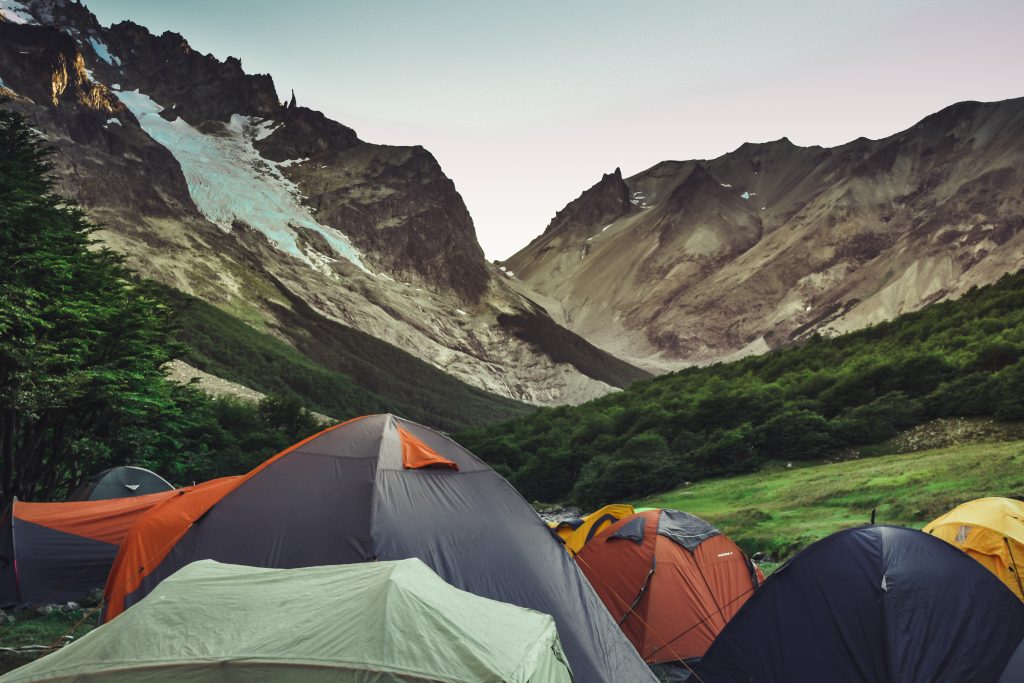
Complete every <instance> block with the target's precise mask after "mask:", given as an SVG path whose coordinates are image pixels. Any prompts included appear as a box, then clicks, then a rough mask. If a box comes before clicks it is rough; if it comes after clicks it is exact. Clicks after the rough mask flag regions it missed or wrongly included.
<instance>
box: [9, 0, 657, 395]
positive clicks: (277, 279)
mask: <svg viewBox="0 0 1024 683" xmlns="http://www.w3.org/2000/svg"><path fill="white" fill-rule="evenodd" d="M0 9H2V13H0V19H2V21H0V98H3V99H5V102H4V104H3V106H5V107H7V108H10V109H14V110H16V111H18V112H20V113H22V114H23V115H24V116H26V117H27V118H28V119H29V120H30V121H31V122H32V125H33V126H35V128H36V129H37V130H38V131H39V133H40V134H41V135H42V136H43V137H44V139H45V141H46V142H47V143H48V145H49V146H50V147H51V148H52V149H53V150H54V156H53V172H54V176H55V178H56V180H57V188H58V190H59V191H60V192H61V193H62V194H63V195H64V196H68V197H71V198H73V199H74V200H75V201H76V202H77V203H78V204H79V205H80V206H81V207H82V208H83V209H84V210H85V211H86V212H87V214H88V215H89V217H90V218H91V219H92V220H94V221H95V222H97V223H98V224H99V225H101V226H102V229H101V230H100V231H99V232H98V233H97V234H98V236H99V238H100V239H101V240H102V242H103V243H104V244H105V245H106V246H108V247H110V248H112V249H114V250H116V251H118V252H121V253H123V254H124V255H125V256H126V258H127V260H128V264H129V265H130V266H131V267H132V268H133V269H134V270H135V271H136V272H138V273H140V274H141V275H143V276H145V277H148V278H152V279H154V280H157V281H159V282H161V283H163V284H165V285H168V286H171V287H173V288H175V289H178V290H181V291H182V292H185V293H188V294H191V295H194V296H197V297H199V298H201V299H204V300H206V301H207V302H210V303H212V304H214V305H216V306H218V307H219V308H221V309H222V310H224V311H226V312H228V313H230V314H231V315H233V316H234V317H236V318H239V319H241V320H243V321H245V322H246V323H248V324H250V325H252V326H253V327H254V328H256V329H258V330H260V331H262V332H265V333H267V334H270V335H272V336H275V337H278V338H279V339H282V340H284V341H286V342H287V343H289V344H291V345H293V346H299V347H301V346H302V345H303V344H304V343H306V345H308V344H309V343H310V337H311V336H313V335H314V334H315V333H316V332H317V331H320V330H322V329H324V326H325V325H329V324H336V325H341V326H344V327H347V328H350V329H352V330H355V331H357V332H360V333H365V334H366V335H369V337H372V338H375V339H378V340H381V341H383V342H385V343H387V344H390V345H392V346H393V347H395V353H404V354H412V356H415V357H416V358H418V359H420V360H422V361H424V362H425V363H427V364H429V365H430V366H432V367H433V368H435V369H436V370H437V371H438V372H440V373H445V374H447V375H449V376H451V377H453V378H455V379H456V380H458V381H460V382H462V383H465V384H467V385H469V386H471V387H475V388H476V389H479V390H483V391H486V392H489V393H490V394H492V395H494V396H495V397H496V398H497V397H501V398H502V399H512V400H515V401H519V402H526V403H533V404H561V403H566V402H579V401H583V400H587V399H589V398H593V397H596V396H601V395H603V394H606V393H608V392H610V391H613V390H614V389H616V388H617V387H620V386H625V385H626V384H628V383H629V382H631V381H633V380H635V379H638V378H642V377H646V376H648V375H647V373H645V372H643V371H641V370H638V369H636V368H633V367H631V366H629V365H627V364H626V363H623V362H621V361H619V360H617V359H615V358H614V357H612V356H610V355H609V354H607V353H604V352H602V351H600V350H598V349H597V348H595V347H593V346H592V345H590V344H588V343H587V342H585V341H584V340H582V339H580V338H579V337H577V336H576V335H574V334H572V333H570V332H568V331H567V330H564V329H562V328H560V327H559V326H558V325H556V324H555V323H554V322H553V321H552V320H551V319H550V318H549V317H548V316H547V314H546V312H545V311H544V310H543V308H541V307H540V306H538V305H537V304H536V303H534V302H533V301H531V300H530V299H529V298H528V297H526V296H524V295H522V294H521V293H519V292H518V291H516V289H515V288H514V287H512V286H511V285H510V284H509V279H510V278H509V277H507V276H506V275H505V274H503V273H502V272H501V271H499V270H498V269H497V268H495V267H494V266H493V265H492V264H489V263H488V262H487V261H486V259H485V258H484V255H483V251H482V250H481V248H480V246H479V243H478V242H477V239H476V234H475V230H474V226H473V222H472V219H471V217H470V215H469V212H468V211H467V209H466V206H465V204H464V202H463V200H462V197H461V196H460V195H459V193H458V192H457V190H456V188H455V186H454V184H453V183H452V181H451V180H450V179H449V178H448V177H446V176H445V174H444V173H443V171H442V170H441V167H440V165H439V164H438V162H437V160H436V159H435V158H434V157H433V155H431V154H430V153H429V152H428V151H427V150H425V149H423V148H422V147H395V146H388V145H376V144H370V143H367V142H364V141H362V140H360V139H359V137H358V136H357V134H356V133H355V131H353V130H352V129H351V128H348V127H346V126H344V125H342V124H340V123H337V122H335V121H332V120H330V119H329V118H327V117H326V116H325V115H324V114H322V113H320V112H317V111H313V110H311V109H308V108H305V107H302V106H300V105H298V104H297V102H296V98H295V96H294V95H292V97H291V98H290V99H289V100H287V101H280V100H279V99H278V94H277V92H276V89H275V86H274V83H273V80H272V78H271V77H270V76H269V75H250V74H247V73H245V71H244V70H243V68H242V64H241V62H240V61H239V60H237V59H234V58H230V57H229V58H228V59H226V60H224V61H220V60H218V59H216V58H215V57H213V56H212V55H203V54H200V53H198V52H196V51H195V50H193V49H192V48H191V46H190V45H189V44H188V42H187V41H186V40H185V39H184V38H183V37H182V36H180V35H177V34H174V33H170V32H168V33H164V34H162V35H159V36H156V35H153V34H151V33H150V32H149V31H148V30H147V29H145V28H143V27H141V26H138V25H136V24H133V23H131V22H128V21H126V22H121V23H118V24H114V25H113V26H110V27H103V26H101V25H100V24H99V22H98V21H97V20H96V17H95V16H94V15H93V14H92V13H90V12H89V10H88V9H87V8H86V7H85V6H84V5H82V4H80V3H78V2H69V1H67V0H30V1H27V2H16V1H15V0H3V1H2V4H0ZM313 341H316V340H313ZM328 362H329V361H328ZM388 365H390V364H388ZM398 365H401V364H400V363H399V364H398ZM380 370H381V371H383V372H392V373H396V372H397V369H395V368H391V367H383V368H380ZM391 379H392V380H393V382H392V384H400V382H401V380H402V378H401V377H399V376H395V377H393V378H391ZM409 379H410V378H406V381H409ZM417 380H419V381H423V382H430V381H431V375H430V374H429V373H427V375H426V376H425V377H419V378H417ZM435 381H440V380H435ZM502 405H504V404H502Z"/></svg>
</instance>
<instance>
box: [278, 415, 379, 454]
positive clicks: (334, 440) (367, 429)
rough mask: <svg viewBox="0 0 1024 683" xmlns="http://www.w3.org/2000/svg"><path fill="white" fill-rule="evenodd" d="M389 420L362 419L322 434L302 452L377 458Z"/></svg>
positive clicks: (375, 417)
mask: <svg viewBox="0 0 1024 683" xmlns="http://www.w3.org/2000/svg"><path fill="white" fill-rule="evenodd" d="M388 418H389V416H388V415H370V416H368V417H361V418H359V419H357V420H353V421H352V422H349V423H348V424H344V425H341V426H340V427H337V428H335V429H332V430H331V431H329V432H327V433H325V434H321V435H320V436H318V437H317V438H315V439H313V440H312V441H309V442H307V443H306V444H305V445H303V446H302V448H301V450H302V452H304V453H319V454H320V455H330V456H333V457H335V458H369V457H376V456H377V451H378V450H379V448H380V438H381V434H382V433H383V432H384V429H385V427H386V425H387V423H388ZM285 457H290V456H285Z"/></svg>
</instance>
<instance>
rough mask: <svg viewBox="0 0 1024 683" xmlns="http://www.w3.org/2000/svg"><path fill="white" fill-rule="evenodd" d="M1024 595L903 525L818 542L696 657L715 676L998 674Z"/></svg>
mask: <svg viewBox="0 0 1024 683" xmlns="http://www.w3.org/2000/svg"><path fill="white" fill-rule="evenodd" d="M1022 638H1024V603H1021V601H1020V600H1018V599H1017V597H1016V596H1015V595H1014V594H1013V593H1012V592H1011V591H1010V590H1009V589H1008V588H1007V587H1006V586H1005V585H1004V584H1003V583H1002V582H1001V581H999V579H997V578H996V577H995V576H994V575H992V574H991V573H990V572H989V571H988V570H987V569H985V568H984V567H982V566H981V565H980V564H978V562H976V561H975V560H973V559H972V558H970V557H969V556H968V555H966V554H965V553H963V552H961V551H959V550H957V549H956V548H954V547H953V546H951V545H949V544H948V543H946V542H945V541H942V540H940V539H938V538H935V537H933V536H929V535H928V534H925V533H922V532H920V531H916V530H914V529H906V528H903V527H889V526H868V527H860V528H857V529H848V530H846V531H840V532H839V533H836V534H833V535H832V536H829V537H828V538H826V539H824V540H822V541H819V542H817V543H815V544H814V545H812V546H810V547H809V548H807V549H806V550H804V551H803V552H801V553H800V554H799V555H797V556H796V557H794V558H793V559H792V560H791V561H790V562H789V563H787V564H786V565H784V566H783V567H782V568H780V569H779V570H778V571H777V572H776V573H775V574H774V575H772V576H771V577H770V578H769V579H768V580H767V581H766V582H765V584H764V586H763V587H762V588H761V589H759V590H758V591H756V592H755V593H754V595H753V596H752V597H751V598H750V599H749V600H748V601H747V603H746V604H745V605H744V606H743V608H742V609H740V611H739V612H738V613H737V614H736V616H735V617H734V618H733V619H732V621H730V622H729V624H728V625H726V627H725V629H723V630H722V632H721V633H720V634H719V636H718V638H717V639H716V640H715V642H714V643H713V644H712V645H711V648H710V649H709V650H708V652H707V654H706V655H705V657H704V659H703V660H701V662H700V663H699V664H697V665H696V666H695V667H694V668H695V670H696V672H697V674H698V675H699V676H700V678H701V679H703V680H704V681H707V682H708V683H711V682H714V683H725V682H730V681H743V682H744V683H751V682H755V681H756V682H758V683H760V682H762V681H779V682H783V681H784V682H786V683H793V682H794V681H830V682H833V683H839V682H842V681H857V682H858V683H859V682H862V681H870V682H871V683H889V682H892V683H895V682H897V681H899V682H900V683H909V682H924V681H957V682H958V683H962V682H964V681H979V682H981V681H997V680H999V677H1000V674H1002V672H1003V670H1004V668H1006V666H1007V662H1008V661H1009V659H1010V657H1011V655H1012V654H1013V652H1014V650H1015V649H1016V648H1017V645H1018V644H1019V643H1020V642H1021V639H1022Z"/></svg>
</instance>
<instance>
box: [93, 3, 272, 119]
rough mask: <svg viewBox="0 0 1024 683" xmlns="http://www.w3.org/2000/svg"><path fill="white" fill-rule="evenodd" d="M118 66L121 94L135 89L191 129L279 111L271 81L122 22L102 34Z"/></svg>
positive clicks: (168, 35) (169, 36)
mask: <svg viewBox="0 0 1024 683" xmlns="http://www.w3.org/2000/svg"><path fill="white" fill-rule="evenodd" d="M105 37H106V39H107V44H108V45H109V47H110V50H111V52H113V54H115V55H117V57H118V58H119V59H118V61H119V62H120V65H119V68H118V72H117V74H116V77H117V78H118V80H119V82H120V83H121V85H122V89H124V90H135V89H138V90H140V91H142V92H144V93H146V94H148V95H149V96H150V97H152V98H153V99H154V100H156V101H158V102H160V103H161V104H163V105H164V106H165V107H166V108H167V109H168V114H169V115H171V114H174V115H177V116H180V117H181V118H183V119H184V120H185V121H187V122H188V123H190V124H192V125H198V124H200V123H202V122H203V121H209V120H215V121H227V120H229V119H230V118H231V116H232V115H234V114H242V115H245V116H259V117H271V116H274V115H275V114H277V113H278V112H279V111H280V110H281V103H280V102H279V101H278V98H277V90H276V89H275V87H274V80H273V79H272V78H271V77H270V76H269V75H268V74H255V75H249V74H246V73H245V71H244V70H243V69H242V62H241V60H239V59H237V58H235V57H228V58H227V59H225V60H224V61H223V62H221V61H219V60H218V59H217V58H216V57H214V56H213V55H212V54H206V55H204V54H200V53H199V52H197V51H195V50H194V49H192V46H191V45H189V43H188V41H187V40H185V38H183V37H182V36H181V35H179V34H177V33H172V32H170V31H167V32H165V33H163V34H161V35H159V36H155V35H153V34H152V33H150V32H149V30H148V29H146V28H145V27H143V26H139V25H138V24H135V23H133V22H130V21H123V22H121V23H118V24H114V25H113V26H111V27H110V28H109V29H108V30H107V31H106V33H105Z"/></svg>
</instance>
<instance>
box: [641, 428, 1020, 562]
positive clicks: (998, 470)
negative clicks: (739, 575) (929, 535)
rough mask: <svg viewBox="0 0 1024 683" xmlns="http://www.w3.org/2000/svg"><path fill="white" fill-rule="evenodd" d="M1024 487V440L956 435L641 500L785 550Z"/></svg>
mask: <svg viewBox="0 0 1024 683" xmlns="http://www.w3.org/2000/svg"><path fill="white" fill-rule="evenodd" d="M1022 494H1024V440H1017V441H1010V442H1003V443H981V444H969V445H956V446H950V447H947V448H939V449H932V450H924V451H919V452H915V453H904V454H893V455H883V456H877V457H873V458H866V459H853V460H847V461H843V462H833V463H816V464H802V463H801V464H797V463H793V466H792V468H787V467H786V465H785V464H776V465H774V466H773V467H769V468H766V469H765V470H762V471H761V472H758V473H756V474H748V475H743V476H737V477H731V478H728V479H715V480H708V481H703V482H699V483H697V484H694V485H692V486H687V487H685V488H682V489H678V490H676V491H672V492H669V493H664V494H659V495H656V496H652V497H649V498H646V499H644V500H642V501H640V502H638V503H637V505H638V506H645V507H666V508H675V509H679V510H685V511H687V512H691V513H693V514H695V515H698V516H699V517H702V518H704V519H706V520H708V521H709V522H711V523H712V524H714V525H715V526H717V527H718V528H719V529H721V530H722V531H723V532H725V533H726V534H728V535H729V536H730V537H731V538H732V539H733V540H734V541H736V542H737V543H738V544H739V545H740V547H742V548H743V549H744V551H746V552H747V553H748V554H753V553H755V552H763V553H767V554H769V555H771V556H772V557H773V558H775V559H777V560H784V559H786V558H788V557H789V556H791V555H792V554H793V553H795V552H797V551H799V550H800V549H802V548H804V547H805V546H807V545H809V544H811V543H813V542H814V541H817V540H819V539H821V538H824V537H825V536H828V535H829V534H831V533H834V532H836V531H838V530H840V529H845V528H849V527H854V526H859V525H862V524H867V523H868V522H869V521H870V519H871V511H872V509H875V510H876V520H875V521H876V522H877V523H879V524H897V525H902V526H909V527H914V528H921V527H923V526H924V525H925V524H927V523H928V522H930V521H931V520H932V519H934V518H935V517H938V516H939V515H940V514H942V513H944V512H946V511H947V510H949V509H951V508H953V507H955V506H957V505H959V504H960V503H962V502H964V501H968V500H972V499H974V498H982V497H986V496H1020V495H1022Z"/></svg>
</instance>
